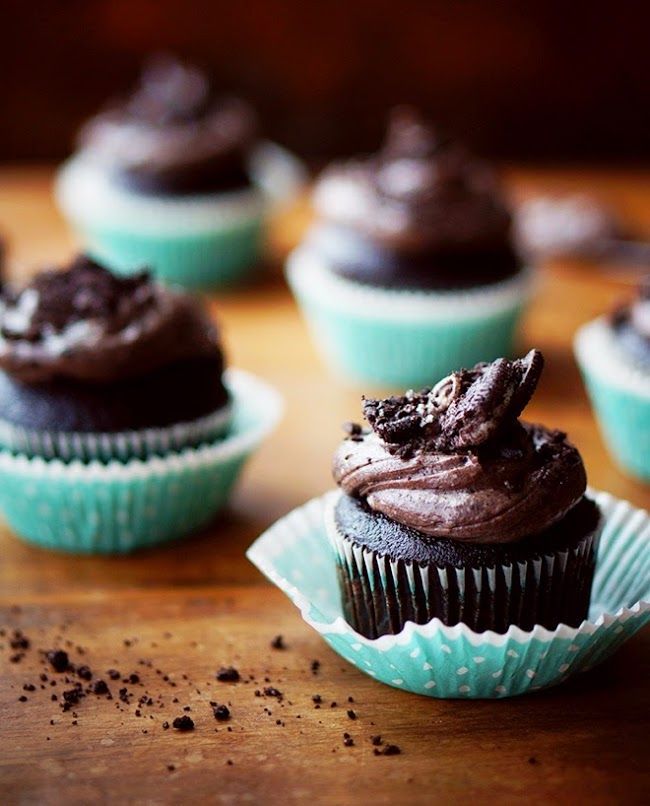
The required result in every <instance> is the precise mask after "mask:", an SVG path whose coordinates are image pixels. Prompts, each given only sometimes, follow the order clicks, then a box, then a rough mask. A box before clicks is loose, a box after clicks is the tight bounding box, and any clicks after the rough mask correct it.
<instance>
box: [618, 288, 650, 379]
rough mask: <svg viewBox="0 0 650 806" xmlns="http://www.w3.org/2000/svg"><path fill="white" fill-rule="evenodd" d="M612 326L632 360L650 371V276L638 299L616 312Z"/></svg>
mask: <svg viewBox="0 0 650 806" xmlns="http://www.w3.org/2000/svg"><path fill="white" fill-rule="evenodd" d="M612 326H613V328H614V332H615V333H616V335H617V337H618V339H619V341H620V344H621V346H622V348H623V349H624V350H625V352H626V353H627V354H628V355H629V356H630V358H631V359H632V360H634V361H636V362H637V363H638V364H640V365H641V366H642V367H643V368H644V369H647V370H650V275H648V276H647V277H646V278H645V280H644V281H643V282H642V283H641V285H640V286H639V289H638V293H637V295H636V298H635V299H633V300H632V302H630V303H629V304H628V305H625V306H623V307H621V308H618V310H616V311H615V312H614V314H613V316H612Z"/></svg>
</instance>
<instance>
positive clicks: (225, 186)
mask: <svg viewBox="0 0 650 806" xmlns="http://www.w3.org/2000/svg"><path fill="white" fill-rule="evenodd" d="M255 130H256V120H255V115H254V113H253V110H252V109H251V108H250V106H249V105H248V104H246V103H245V102H244V101H242V100H241V99H238V98H230V97H218V96H216V95H215V92H214V89H213V88H212V87H211V85H210V82H209V81H208V79H207V77H206V76H205V75H204V74H203V73H202V72H201V71H200V70H198V69H197V68H195V67H192V66H189V65H185V64H183V63H181V62H178V61H176V60H174V59H172V58H170V57H165V56H158V57H156V58H154V59H152V60H151V61H150V62H149V64H147V65H146V66H145V69H144V70H143V73H142V76H141V78H140V83H139V85H138V86H137V87H136V89H135V90H134V92H133V93H132V94H131V96H130V97H128V98H127V99H126V100H123V101H121V102H117V103H114V104H112V105H111V106H109V107H108V108H107V109H106V110H105V111H104V112H101V113H100V114H99V115H97V116H96V117H94V118H92V119H91V120H90V121H89V122H88V123H87V124H86V125H85V126H84V127H83V128H82V130H81V133H80V136H79V143H80V145H81V147H82V149H83V150H84V152H85V153H86V154H88V155H89V156H90V157H92V158H93V159H95V160H98V161H100V162H102V163H103V164H106V165H107V166H108V167H109V169H112V170H113V171H114V172H115V176H116V178H117V179H118V180H119V181H121V182H123V183H124V184H127V185H128V186H129V187H131V188H133V189H136V190H138V191H140V192H145V193H147V192H149V193H174V194H183V193H210V192H215V191H223V190H233V189H239V188H244V187H247V186H248V185H250V178H249V175H248V171H247V167H246V160H247V154H248V151H249V149H250V147H251V145H252V143H253V139H254V136H255Z"/></svg>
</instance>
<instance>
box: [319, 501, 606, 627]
mask: <svg viewBox="0 0 650 806" xmlns="http://www.w3.org/2000/svg"><path fill="white" fill-rule="evenodd" d="M337 500H338V499H337V498H333V499H332V500H331V502H330V503H329V505H328V507H327V510H326V512H325V528H326V530H327V534H328V537H329V539H330V542H331V544H332V548H333V549H334V554H335V557H336V563H337V571H338V577H339V583H340V585H341V589H342V591H344V596H343V611H344V615H345V618H346V620H347V621H348V622H349V623H350V624H351V625H352V626H354V627H355V628H356V629H357V630H358V631H359V632H360V633H362V634H363V635H365V636H367V637H368V638H377V637H378V636H379V635H382V634H384V633H397V632H399V631H400V630H401V629H402V628H403V627H404V625H405V624H406V622H407V621H415V622H417V623H418V624H423V623H426V622H427V621H430V620H431V619H432V618H433V617H434V616H437V617H438V618H440V620H441V621H442V622H443V623H444V624H455V623H457V622H458V621H462V622H463V623H464V624H466V625H468V626H469V627H471V628H472V629H474V630H478V629H480V625H494V626H493V627H492V626H491V628H492V629H495V630H497V626H498V628H499V629H498V630H497V631H498V632H503V631H505V630H506V629H507V627H508V626H509V625H510V624H517V625H519V626H520V627H522V628H524V629H526V628H528V629H531V628H532V627H533V626H534V625H535V624H536V623H541V624H544V625H546V626H549V627H554V626H555V625H556V624H559V623H562V622H564V623H567V624H572V625H577V624H579V623H580V622H581V621H582V620H583V618H584V615H585V614H586V612H587V609H588V607H589V598H590V593H591V583H592V578H593V570H594V559H595V558H594V555H595V552H596V549H597V546H598V538H599V537H600V525H601V524H600V523H599V524H598V526H597V528H596V529H595V530H594V531H593V532H591V533H590V534H587V535H585V536H584V537H583V538H582V540H581V541H580V542H579V543H578V544H577V545H575V546H573V547H571V548H570V549H564V550H561V551H554V552H549V553H548V554H542V555H540V556H536V557H533V558H531V559H529V560H527V561H525V562H523V561H520V562H515V563H508V564H506V565H501V566H495V567H493V568H471V567H467V568H455V567H454V566H451V565H446V566H444V567H438V566H437V565H435V564H433V563H432V564H430V565H428V566H424V565H420V564H419V563H411V562H404V561H403V560H391V559H390V558H389V557H386V556H382V555H381V554H378V553H377V552H374V551H371V550H369V549H366V548H364V547H362V546H358V545H355V544H354V543H352V542H351V541H350V540H347V539H346V538H345V537H344V536H343V535H342V534H341V533H340V531H339V530H338V529H337V527H336V523H335V516H334V508H335V506H336V502H337Z"/></svg>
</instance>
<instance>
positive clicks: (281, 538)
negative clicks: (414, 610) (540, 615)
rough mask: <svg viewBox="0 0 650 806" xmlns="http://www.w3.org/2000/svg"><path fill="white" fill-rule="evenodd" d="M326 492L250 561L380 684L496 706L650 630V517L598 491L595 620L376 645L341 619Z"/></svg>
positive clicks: (415, 634)
mask: <svg viewBox="0 0 650 806" xmlns="http://www.w3.org/2000/svg"><path fill="white" fill-rule="evenodd" d="M333 495H336V493H328V494H326V495H324V496H322V497H320V498H315V499H313V500H311V501H309V502H308V503H307V504H305V505H304V506H302V507H299V508H298V509H295V510H293V512H291V513H289V514H288V515H286V516H285V517H284V518H282V519H281V520H279V521H278V522H277V523H276V524H274V525H273V526H272V527H271V528H270V529H268V530H267V531H266V532H265V533H264V534H263V535H262V536H261V537H259V538H258V539H257V540H256V541H255V543H254V544H253V545H252V546H251V547H250V548H249V550H248V558H249V559H250V560H251V562H252V563H253V564H254V565H256V566H257V567H258V568H259V569H260V571H262V572H263V573H264V574H265V575H266V576H267V577H268V578H269V579H270V580H271V581H272V582H273V583H274V584H276V585H277V586H278V587H279V588H280V589H281V590H283V591H284V592H285V593H286V594H287V596H289V598H290V599H291V600H292V601H293V602H294V604H295V605H296V606H297V607H298V608H299V609H300V612H301V614H302V617H303V618H304V619H305V621H306V622H307V623H308V624H310V625H311V626H312V627H313V628H314V629H315V630H317V631H318V632H319V633H320V634H321V635H322V636H323V638H324V639H325V640H326V641H327V643H328V644H329V645H330V646H331V647H332V648H333V649H334V650H335V651H336V652H338V654H339V655H341V656H342V657H343V658H345V659H346V660H347V661H349V662H350V663H352V664H353V665H354V666H356V667H357V668H359V669H360V670H361V671H363V672H365V673H366V674H368V675H370V676H372V677H374V678H376V679H377V680H380V681H381V682H382V683H386V684H387V685H390V686H394V687H397V688H402V689H404V690H406V691H412V692H416V693H418V694H426V695H429V696H432V697H447V698H450V697H460V698H499V697H510V696H514V695H517V694H525V693H527V692H530V691H535V690H537V689H540V688H545V687H548V686H552V685H556V684H557V683H561V682H562V681H563V680H566V679H567V678H568V677H569V676H571V675H573V674H576V673H577V672H582V671H586V670H587V669H590V668H591V667H593V666H595V665H596V664H598V663H600V662H601V661H603V660H605V659H606V658H607V657H609V656H610V655H611V654H612V653H613V652H615V651H616V649H618V647H619V646H620V645H621V644H622V643H623V642H624V641H626V640H627V639H628V638H630V637H631V636H632V635H634V633H635V632H637V631H638V630H639V629H641V627H643V626H644V625H645V624H646V623H647V622H648V621H650V515H649V514H648V513H647V512H646V511H644V510H641V509H636V508H635V507H633V506H632V505H631V504H630V503H628V502H627V501H621V500H619V499H616V498H614V497H613V496H611V495H609V494H608V493H602V492H595V491H591V495H592V497H593V498H595V500H596V502H597V503H598V505H599V506H600V507H601V510H602V512H603V516H604V521H605V522H604V526H603V531H602V535H601V542H600V548H599V554H598V561H597V565H596V574H595V578H594V585H593V590H592V600H591V608H590V612H589V620H588V621H585V622H583V623H582V625H581V626H580V627H568V626H566V625H560V626H558V627H557V628H556V629H555V630H547V629H545V628H544V627H542V626H539V625H538V626H536V627H535V628H534V629H533V630H531V631H530V632H524V631H523V630H521V629H520V628H518V627H514V626H513V627H510V629H509V630H508V632H507V633H505V634H503V635H501V634H498V633H494V632H491V631H486V632H482V633H477V632H474V631H473V630H471V629H470V628H469V627H467V626H466V625H464V624H457V625H455V626H454V627H447V626H445V625H444V624H442V623H441V622H440V620H439V619H433V621H431V622H429V623H428V624H414V623H413V622H408V623H407V624H406V626H405V627H404V629H403V630H402V631H401V632H399V633H398V634H397V635H383V636H381V637H380V638H376V639H374V640H370V639H368V638H365V637H364V636H362V635H360V634H359V633H357V632H355V630H353V629H352V627H351V626H350V625H349V624H348V623H347V622H346V621H345V620H344V618H343V614H342V606H341V600H340V594H339V587H338V582H337V578H336V562H335V558H334V554H333V551H332V549H331V547H330V544H329V541H328V538H327V535H326V530H325V513H326V511H327V507H328V502H329V501H330V500H331V497H332V496H333Z"/></svg>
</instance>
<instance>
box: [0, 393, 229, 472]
mask: <svg viewBox="0 0 650 806" xmlns="http://www.w3.org/2000/svg"><path fill="white" fill-rule="evenodd" d="M231 419H232V404H231V403H228V404H226V405H225V406H222V407H221V408H220V409H219V410H218V411H215V412H212V413H211V414H208V415H206V416H205V417H200V418H198V419H196V420H192V421H191V422H184V423H175V424H174V425H172V426H169V427H166V428H145V429H141V430H138V431H120V432H114V433H93V432H81V431H76V432H69V431H45V430H36V429H29V428H22V427H21V426H17V425H13V424H12V423H9V422H7V421H5V420H0V449H6V450H10V451H12V452H14V453H24V454H27V455H28V456H41V457H42V458H43V459H54V458H59V459H62V460H63V461H64V462H69V461H71V460H73V459H79V460H81V461H83V462H89V461H92V460H93V459H97V460H99V461H102V462H107V461H110V460H111V459H118V460H120V461H126V460H128V459H130V458H132V457H139V458H141V459H146V458H147V457H148V456H155V455H164V454H166V453H169V451H179V450H182V449H183V448H186V447H189V446H196V445H199V444H200V443H202V442H210V441H213V440H215V439H218V438H219V437H222V436H224V435H225V434H226V433H227V432H228V428H229V426H230V421H231Z"/></svg>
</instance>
